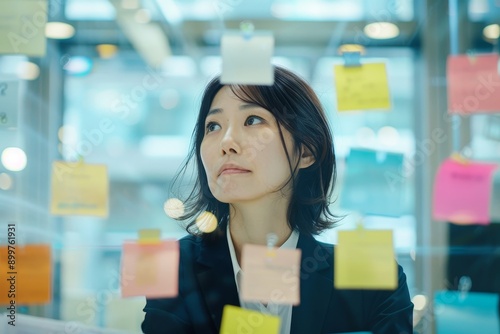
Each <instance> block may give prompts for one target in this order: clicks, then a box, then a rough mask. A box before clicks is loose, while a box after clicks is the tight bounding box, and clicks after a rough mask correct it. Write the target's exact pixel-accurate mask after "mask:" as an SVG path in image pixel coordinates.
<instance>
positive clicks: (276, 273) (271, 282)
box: [240, 244, 301, 305]
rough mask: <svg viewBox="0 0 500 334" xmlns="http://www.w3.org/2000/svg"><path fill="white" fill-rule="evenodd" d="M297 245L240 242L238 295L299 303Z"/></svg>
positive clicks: (270, 300) (251, 299)
mask: <svg viewBox="0 0 500 334" xmlns="http://www.w3.org/2000/svg"><path fill="white" fill-rule="evenodd" d="M300 256H301V250H300V249H281V248H272V250H271V251H270V249H269V248H268V247H266V246H259V245H250V244H246V245H244V246H243V249H242V253H241V270H242V272H243V274H242V276H241V282H240V283H241V285H240V288H241V299H243V300H246V301H260V302H262V303H269V302H272V303H274V304H292V305H298V304H299V303H300V289H299V286H300V279H299V274H300Z"/></svg>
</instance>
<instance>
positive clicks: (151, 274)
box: [121, 240, 179, 298]
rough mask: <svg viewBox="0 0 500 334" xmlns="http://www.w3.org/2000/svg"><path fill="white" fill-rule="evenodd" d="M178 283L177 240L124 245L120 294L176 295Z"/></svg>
mask: <svg viewBox="0 0 500 334" xmlns="http://www.w3.org/2000/svg"><path fill="white" fill-rule="evenodd" d="M178 284H179V242H178V241H177V240H163V241H160V242H158V243H152V244H146V245H144V244H138V243H136V242H132V241H127V242H125V243H124V244H123V250H122V263H121V291H122V296H123V297H131V296H145V297H151V298H160V297H165V298H166V297H175V296H177V293H178Z"/></svg>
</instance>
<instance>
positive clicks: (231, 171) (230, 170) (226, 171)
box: [220, 168, 250, 175]
mask: <svg viewBox="0 0 500 334" xmlns="http://www.w3.org/2000/svg"><path fill="white" fill-rule="evenodd" d="M244 173H250V171H248V170H242V169H234V168H228V169H224V170H223V171H222V173H220V175H224V174H244Z"/></svg>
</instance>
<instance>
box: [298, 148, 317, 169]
mask: <svg viewBox="0 0 500 334" xmlns="http://www.w3.org/2000/svg"><path fill="white" fill-rule="evenodd" d="M301 152H302V153H301V155H300V163H299V168H307V167H309V166H311V165H312V164H313V163H314V162H315V161H316V160H315V159H314V155H313V154H312V153H311V151H310V150H309V149H308V148H307V147H306V146H305V145H304V144H302V146H301Z"/></svg>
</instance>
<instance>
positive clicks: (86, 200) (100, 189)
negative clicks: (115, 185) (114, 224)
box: [50, 161, 109, 217]
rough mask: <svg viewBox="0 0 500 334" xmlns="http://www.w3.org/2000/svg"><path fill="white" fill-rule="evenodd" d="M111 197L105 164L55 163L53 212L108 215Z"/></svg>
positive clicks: (51, 209)
mask: <svg viewBox="0 0 500 334" xmlns="http://www.w3.org/2000/svg"><path fill="white" fill-rule="evenodd" d="M108 198H109V181H108V172H107V167H106V166H105V165H89V164H85V163H83V162H77V163H69V162H64V161H55V162H54V163H53V165H52V198H51V205H50V213H51V214H53V215H85V216H98V217H107V216H108Z"/></svg>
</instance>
